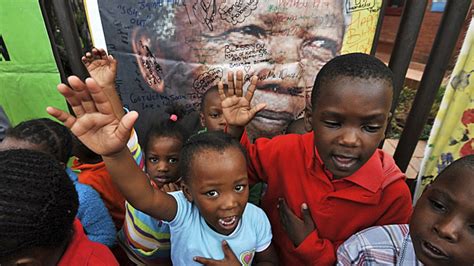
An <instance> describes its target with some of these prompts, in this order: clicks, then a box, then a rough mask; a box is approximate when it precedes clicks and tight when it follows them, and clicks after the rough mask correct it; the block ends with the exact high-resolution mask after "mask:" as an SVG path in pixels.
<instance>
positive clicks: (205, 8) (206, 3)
mask: <svg viewBox="0 0 474 266" xmlns="http://www.w3.org/2000/svg"><path fill="white" fill-rule="evenodd" d="M193 13H194V15H195V16H196V18H197V19H198V20H199V21H200V22H201V23H204V24H206V26H207V27H208V28H209V30H210V31H213V30H214V26H213V25H212V23H213V22H214V18H215V16H216V13H217V4H216V0H198V1H197V2H196V3H194V4H193Z"/></svg>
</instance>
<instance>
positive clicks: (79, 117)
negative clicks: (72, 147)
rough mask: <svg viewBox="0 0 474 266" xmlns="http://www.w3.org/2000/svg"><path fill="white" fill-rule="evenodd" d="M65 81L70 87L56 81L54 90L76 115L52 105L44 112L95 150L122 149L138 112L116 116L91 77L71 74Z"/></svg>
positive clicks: (109, 152) (108, 152)
mask: <svg viewBox="0 0 474 266" xmlns="http://www.w3.org/2000/svg"><path fill="white" fill-rule="evenodd" d="M68 82H69V84H70V86H71V87H69V86H67V85H65V84H60V85H58V91H59V92H60V93H61V94H62V95H63V96H64V97H65V98H66V100H67V101H68V102H69V104H70V105H71V107H72V109H73V111H74V113H75V114H76V117H74V116H72V115H71V114H69V113H66V112H64V111H61V110H59V109H56V108H53V107H48V109H47V111H48V113H49V114H50V115H52V116H54V117H56V118H57V119H58V120H59V121H61V122H63V124H64V125H65V126H67V127H68V128H70V129H71V131H72V133H73V134H74V135H76V136H77V137H78V138H79V139H80V140H81V141H82V142H83V143H84V144H85V145H86V146H87V147H88V148H89V149H91V150H92V151H94V152H95V153H97V154H100V155H102V156H111V155H114V154H116V153H118V152H120V151H122V150H123V149H125V148H126V144H127V141H128V139H129V137H130V134H131V131H132V128H133V124H134V122H135V121H136V119H137V117H138V114H137V113H136V112H130V113H129V114H127V115H125V116H124V117H123V118H122V119H121V120H118V119H117V118H116V116H115V115H114V113H113V110H112V105H111V103H110V101H109V99H108V98H107V97H106V95H105V94H104V93H103V91H102V89H101V88H100V87H99V86H98V84H97V83H96V82H95V81H94V80H93V79H91V78H89V79H87V80H86V82H85V83H84V82H82V81H81V80H80V79H79V78H77V77H74V76H73V77H69V78H68Z"/></svg>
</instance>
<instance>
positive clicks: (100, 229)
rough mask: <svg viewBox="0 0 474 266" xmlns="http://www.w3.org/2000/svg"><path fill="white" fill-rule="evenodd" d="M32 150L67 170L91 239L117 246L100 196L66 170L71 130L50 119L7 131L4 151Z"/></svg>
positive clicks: (69, 155) (113, 229)
mask: <svg viewBox="0 0 474 266" xmlns="http://www.w3.org/2000/svg"><path fill="white" fill-rule="evenodd" d="M18 148H22V149H30V150H37V151H41V152H45V153H47V154H49V155H51V156H54V157H55V158H56V159H57V160H58V161H59V162H60V163H61V164H62V165H63V167H64V168H65V169H66V172H67V173H68V175H69V178H70V179H71V180H72V181H73V183H74V186H75V188H76V190H77V192H78V195H79V210H78V212H77V218H79V220H80V221H81V223H82V225H83V226H84V229H85V231H86V234H87V236H88V237H89V239H90V240H92V241H96V242H99V243H102V244H105V245H107V246H109V247H111V246H113V245H114V244H115V233H116V231H115V226H114V224H113V222H112V218H111V217H110V215H109V213H108V211H107V209H106V208H105V206H104V203H103V201H102V199H101V198H100V196H99V194H98V193H97V192H96V191H95V190H94V189H93V188H91V187H90V186H88V185H84V184H80V183H79V182H78V180H77V175H76V174H75V173H74V172H72V170H71V169H70V168H69V167H66V165H67V162H68V160H69V158H70V157H71V151H72V136H71V133H70V131H69V130H68V129H67V128H66V127H65V126H63V125H61V124H60V123H58V122H55V121H53V120H51V119H48V118H40V119H33V120H28V121H24V122H21V123H20V124H18V125H16V126H15V127H13V128H11V129H9V130H8V131H7V134H6V137H5V139H4V141H3V142H2V143H0V150H7V149H18Z"/></svg>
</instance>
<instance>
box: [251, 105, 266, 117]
mask: <svg viewBox="0 0 474 266" xmlns="http://www.w3.org/2000/svg"><path fill="white" fill-rule="evenodd" d="M266 106H267V104H265V103H259V104H257V105H255V106H254V107H252V109H250V115H251V116H252V117H253V116H255V115H256V114H257V113H258V112H260V111H261V110H262V109H264V108H265V107H266Z"/></svg>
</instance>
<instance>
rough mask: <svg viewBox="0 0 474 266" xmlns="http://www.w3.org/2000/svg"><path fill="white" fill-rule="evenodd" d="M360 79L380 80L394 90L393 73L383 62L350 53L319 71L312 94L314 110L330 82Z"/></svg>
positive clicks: (330, 62)
mask: <svg viewBox="0 0 474 266" xmlns="http://www.w3.org/2000/svg"><path fill="white" fill-rule="evenodd" d="M341 76H342V77H354V78H360V79H380V80H384V81H386V82H387V83H388V84H390V88H392V89H393V73H392V71H391V70H390V68H388V67H387V66H386V65H385V64H384V63H383V62H382V61H380V60H379V59H377V58H376V57H373V56H371V55H368V54H364V53H350V54H345V55H340V56H337V57H334V58H333V59H331V60H330V61H329V62H327V63H326V64H325V65H324V66H323V67H322V68H321V70H319V73H318V75H317V76H316V80H315V81H314V86H313V91H312V93H311V104H312V108H313V110H314V108H315V107H316V101H317V100H318V97H319V95H320V94H321V89H323V88H324V87H325V86H326V85H327V83H328V82H329V81H332V80H334V79H337V78H339V77H341Z"/></svg>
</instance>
